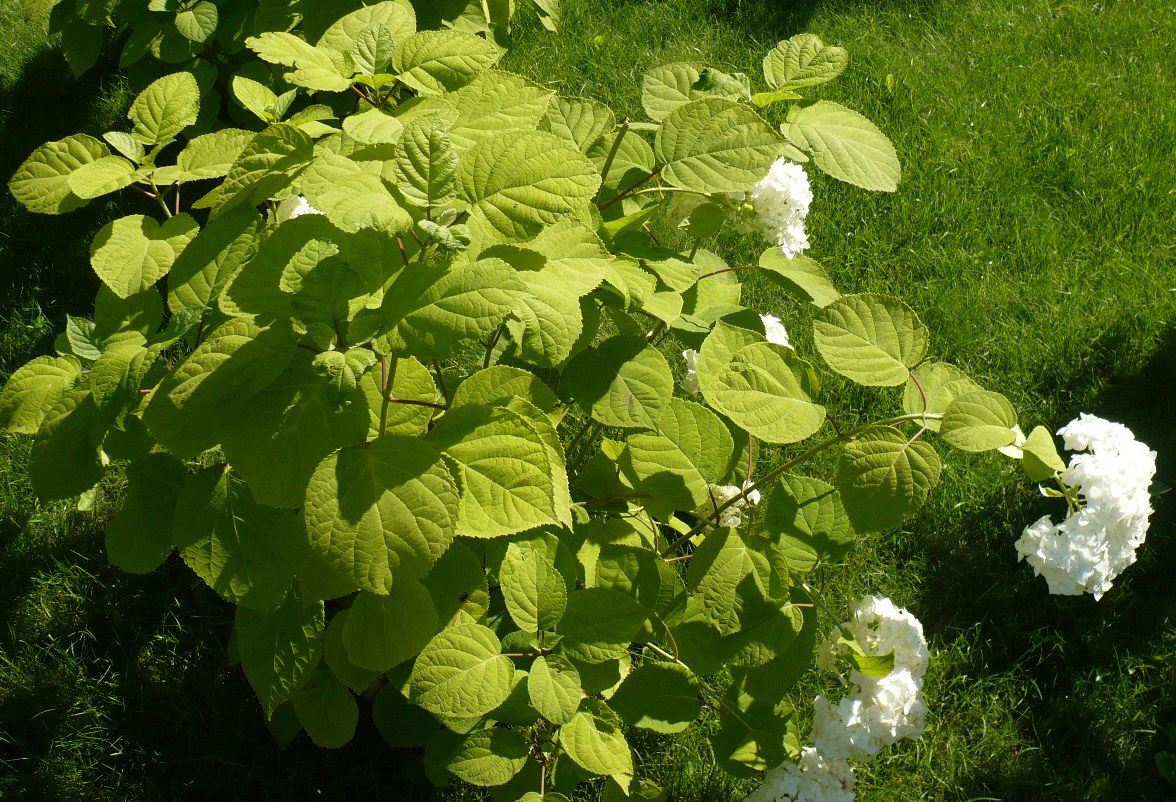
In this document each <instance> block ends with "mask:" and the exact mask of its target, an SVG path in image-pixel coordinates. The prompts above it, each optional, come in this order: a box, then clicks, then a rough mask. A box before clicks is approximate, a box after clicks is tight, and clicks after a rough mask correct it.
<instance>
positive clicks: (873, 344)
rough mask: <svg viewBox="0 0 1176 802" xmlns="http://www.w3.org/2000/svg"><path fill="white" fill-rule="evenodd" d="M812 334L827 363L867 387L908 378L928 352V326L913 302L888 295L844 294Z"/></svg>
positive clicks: (816, 320) (824, 313) (820, 318)
mask: <svg viewBox="0 0 1176 802" xmlns="http://www.w3.org/2000/svg"><path fill="white" fill-rule="evenodd" d="M813 339H814V342H815V344H816V346H817V350H818V351H819V352H820V354H821V356H822V357H823V358H824V360H825V362H826V363H828V365H829V367H831V368H833V370H835V371H837V372H838V373H840V374H841V375H842V376H845V377H846V378H848V379H852V380H853V381H855V382H857V383H858V384H864V385H866V386H869V387H895V386H897V385H900V384H902V383H903V382H905V381H906V380H907V376H908V375H909V374H910V371H911V369H912V368H913V367H915V365H917V364H918V363H919V362H920V361H921V360H922V359H923V356H924V355H925V354H926V353H927V341H928V333H927V327H926V326H924V325H923V322H922V321H921V320H919V317H918V315H916V314H915V313H914V312H913V311H912V310H911V308H910V307H908V306H907V305H906V304H904V303H903V302H902V301H900V300H898V299H897V298H892V297H890V296H886V295H872V294H862V295H846V296H843V297H842V298H841V299H839V300H837V301H835V302H834V303H832V304H830V305H829V306H826V307H825V308H824V309H822V310H821V311H820V313H819V314H818V315H817V316H816V318H814V320H813Z"/></svg>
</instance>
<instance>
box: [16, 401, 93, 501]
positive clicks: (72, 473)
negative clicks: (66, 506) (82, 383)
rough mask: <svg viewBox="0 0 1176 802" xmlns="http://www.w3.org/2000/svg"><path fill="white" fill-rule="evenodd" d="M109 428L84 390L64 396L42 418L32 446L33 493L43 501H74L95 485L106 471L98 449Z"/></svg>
mask: <svg viewBox="0 0 1176 802" xmlns="http://www.w3.org/2000/svg"><path fill="white" fill-rule="evenodd" d="M108 425H109V421H108V420H106V419H105V416H103V415H101V414H100V412H99V410H98V406H97V405H96V404H95V403H94V397H93V395H91V394H90V393H89V392H87V391H86V390H85V389H83V388H80V387H75V388H74V389H73V390H70V391H68V392H66V393H63V394H62V395H61V397H60V398H59V399H58V400H57V402H56V403H55V404H54V405H53V407H52V408H51V409H50V410H49V411H48V413H47V414H46V415H45V420H44V422H43V424H42V426H41V432H40V436H39V437H38V438H37V440H36V441H35V442H34V443H33V450H32V455H31V456H32V461H31V462H30V464H29V478H30V479H31V480H32V483H33V492H34V493H35V494H36V495H37V496H38V497H39V498H40V499H41V500H43V501H53V500H56V499H67V498H73V497H74V496H77V495H79V494H81V493H85V492H86V491H88V490H89V489H90V488H92V487H93V486H94V485H96V484H97V483H98V481H99V480H100V479H102V475H103V473H105V470H106V460H104V459H103V458H102V456H101V452H100V449H99V446H100V445H101V442H102V439H103V436H104V434H105V431H106V428H107V427H108Z"/></svg>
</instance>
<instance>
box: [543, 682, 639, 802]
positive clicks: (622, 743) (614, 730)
mask: <svg viewBox="0 0 1176 802" xmlns="http://www.w3.org/2000/svg"><path fill="white" fill-rule="evenodd" d="M586 702H594V704H593V705H591V706H589V705H587V704H585V705H583V706H582V708H581V710H580V711H579V712H577V713H576V715H574V716H572V720H571V721H569V722H568V723H567V724H565V725H563V726H562V727H560V729H559V736H558V737H559V743H560V746H562V747H563V748H564V750H565V751H566V752H567V753H568V757H570V758H571V759H572V760H574V761H575V762H576V765H578V766H580V768H582V769H584V770H585V771H588V772H591V773H592V774H602V775H604V776H606V777H612V778H613V779H614V780H616V781H617V782H618V783H620V785H621V787H622V788H628V787H629V783H631V782H632V781H633V752H632V750H630V749H629V742H628V741H626V740H625V735H624V733H623V732H621V728H620V726H619V725H618V724H614V723H613V722H612V721H610V720H609V719H608V718H605V717H602V716H599V715H594V714H593V711H594V710H601V708H603V711H601V712H605V715H607V714H608V713H611V712H612V711H609V710H608V707H607V706H606V705H605V704H604V702H600V701H598V700H594V699H590V700H586ZM584 708H587V709H584Z"/></svg>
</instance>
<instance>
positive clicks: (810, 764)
mask: <svg viewBox="0 0 1176 802" xmlns="http://www.w3.org/2000/svg"><path fill="white" fill-rule="evenodd" d="M853 782H854V777H853V768H852V767H851V766H850V765H849V764H848V763H846V762H845V761H844V760H830V759H828V758H826V757H825V756H824V755H822V754H821V753H820V752H819V751H818V750H817V749H815V748H814V747H811V746H806V747H805V748H804V749H803V750H801V753H800V760H799V761H797V762H796V763H793V762H791V761H785V762H784V763H783V764H781V765H779V766H777V767H776V768H774V769H772V770H770V771H769V772H768V773H767V774H765V775H764V784H763V785H761V786H760V787H759V788H757V789H756V790H754V791H752V792H751V793H750V794H748V795H747V797H746V798H745V800H744V802H793V801H795V802H853V799H854V794H853Z"/></svg>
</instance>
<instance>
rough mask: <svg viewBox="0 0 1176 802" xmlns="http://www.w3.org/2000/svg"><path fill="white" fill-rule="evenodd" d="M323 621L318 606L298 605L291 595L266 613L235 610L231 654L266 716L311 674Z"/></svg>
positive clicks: (316, 661) (319, 652) (319, 648)
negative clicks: (234, 646) (237, 656)
mask: <svg viewBox="0 0 1176 802" xmlns="http://www.w3.org/2000/svg"><path fill="white" fill-rule="evenodd" d="M325 623H326V621H325V615H324V613H323V605H322V602H316V603H314V604H309V605H307V604H303V601H302V599H300V598H298V595H297V594H295V593H291V594H289V595H288V596H287V597H286V600H285V601H284V602H283V603H282V606H281V607H279V608H278V609H276V610H273V611H271V612H268V613H263V612H258V611H256V610H253V609H252V608H249V607H244V606H242V607H238V608H237V617H236V627H235V631H236V635H237V652H238V654H240V656H241V667H242V668H243V669H244V670H245V678H246V679H247V680H249V684H250V685H251V686H253V691H254V692H255V693H256V694H257V698H258V700H259V701H260V702H261V707H262V709H263V710H264V711H265V715H266V718H269V717H270V716H272V715H273V714H274V710H276V709H277V707H278V706H279V705H281V704H282V703H283V702H285V701H286V700H288V699H289V698H290V697H291V696H292V695H293V694H294V692H295V691H296V690H298V689H299V688H300V687H302V686H303V685H304V684H305V683H306V682H307V681H308V680H309V679H310V677H311V675H312V674H313V673H314V669H315V668H316V667H317V666H318V664H319V660H320V659H321V658H322V635H323V629H324V626H325Z"/></svg>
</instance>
